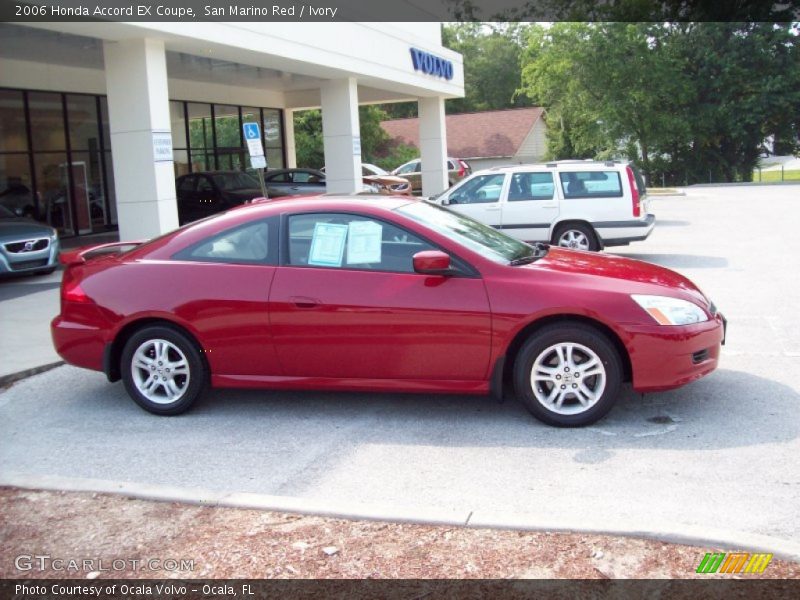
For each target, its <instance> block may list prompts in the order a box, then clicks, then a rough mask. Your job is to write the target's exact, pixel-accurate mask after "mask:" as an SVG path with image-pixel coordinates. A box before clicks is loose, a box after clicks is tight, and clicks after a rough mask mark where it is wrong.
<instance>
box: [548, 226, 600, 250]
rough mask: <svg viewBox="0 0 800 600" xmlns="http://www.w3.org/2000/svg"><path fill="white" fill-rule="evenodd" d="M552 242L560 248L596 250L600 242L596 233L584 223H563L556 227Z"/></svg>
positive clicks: (598, 248)
mask: <svg viewBox="0 0 800 600" xmlns="http://www.w3.org/2000/svg"><path fill="white" fill-rule="evenodd" d="M553 244H554V245H556V246H561V247H562V248H574V249H576V250H590V251H592V252H597V251H598V250H600V244H599V242H598V241H597V235H596V234H595V232H594V229H592V227H591V226H590V225H586V224H585V223H565V224H563V225H559V226H558V227H556V230H555V232H553Z"/></svg>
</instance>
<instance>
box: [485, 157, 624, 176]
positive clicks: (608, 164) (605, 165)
mask: <svg viewBox="0 0 800 600" xmlns="http://www.w3.org/2000/svg"><path fill="white" fill-rule="evenodd" d="M629 164H630V163H628V162H623V161H618V160H607V161H603V160H557V161H551V162H540V163H524V164H517V165H502V166H497V167H487V168H485V169H481V170H480V171H475V172H474V173H473V175H487V174H491V173H516V172H518V171H529V170H530V169H532V168H533V169H549V170H552V169H555V170H561V169H562V168H565V167H566V168H571V169H572V168H575V167H581V168H584V169H587V170H590V171H594V170H603V169H615V168H624V167H627V166H628V165H629Z"/></svg>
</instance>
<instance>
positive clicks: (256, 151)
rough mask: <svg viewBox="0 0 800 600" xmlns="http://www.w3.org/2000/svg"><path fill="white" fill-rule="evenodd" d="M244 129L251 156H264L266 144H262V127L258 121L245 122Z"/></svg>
mask: <svg viewBox="0 0 800 600" xmlns="http://www.w3.org/2000/svg"><path fill="white" fill-rule="evenodd" d="M242 129H243V130H244V139H245V141H246V142H247V151H248V152H249V153H250V158H251V159H252V158H253V157H255V156H264V146H262V145H261V128H260V127H259V126H258V123H244V124H243V125H242Z"/></svg>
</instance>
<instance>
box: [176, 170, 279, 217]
mask: <svg viewBox="0 0 800 600" xmlns="http://www.w3.org/2000/svg"><path fill="white" fill-rule="evenodd" d="M175 188H176V191H177V194H178V218H179V220H180V222H181V223H188V222H190V221H196V220H197V219H202V218H204V217H208V216H210V215H213V214H215V213H218V212H222V211H225V210H228V209H229V208H233V207H234V206H238V205H240V204H244V203H246V202H249V201H250V200H252V199H253V198H257V197H259V196H262V195H263V194H262V193H261V186H260V184H259V183H258V179H256V178H255V177H254V176H253V175H251V174H250V173H246V172H244V171H203V172H196V173H190V174H189V175H182V176H181V177H178V179H176V181H175Z"/></svg>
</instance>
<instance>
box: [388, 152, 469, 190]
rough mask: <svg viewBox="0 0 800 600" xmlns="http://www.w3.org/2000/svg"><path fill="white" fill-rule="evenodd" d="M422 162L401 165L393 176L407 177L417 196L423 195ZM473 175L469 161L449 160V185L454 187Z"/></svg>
mask: <svg viewBox="0 0 800 600" xmlns="http://www.w3.org/2000/svg"><path fill="white" fill-rule="evenodd" d="M421 169H422V161H421V160H420V159H419V158H415V159H414V160H410V161H408V162H407V163H405V164H402V165H400V166H399V167H397V168H396V169H395V170H394V171H392V175H399V176H400V177H405V178H406V179H408V181H409V182H410V183H411V189H412V190H413V192H414V193H415V194H421V193H422V171H421ZM471 173H472V167H470V166H469V164H468V163H467V161H465V160H462V159H460V158H451V157H448V158H447V184H448V186H453V185H455V184H456V183H458V182H459V181H461V180H462V179H464V177H467V176H469V175H470V174H471Z"/></svg>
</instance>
